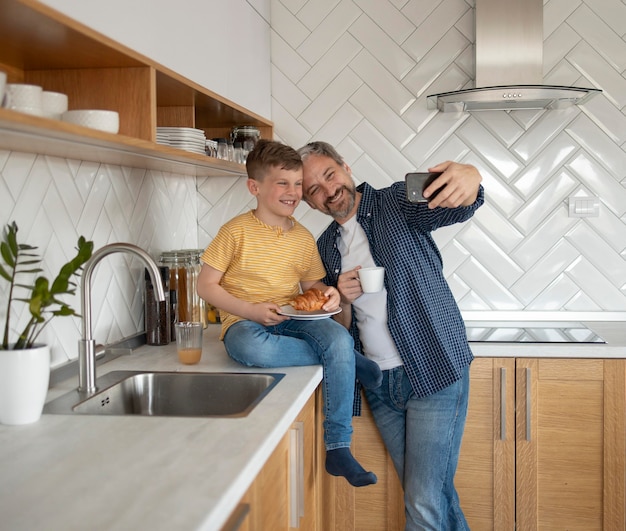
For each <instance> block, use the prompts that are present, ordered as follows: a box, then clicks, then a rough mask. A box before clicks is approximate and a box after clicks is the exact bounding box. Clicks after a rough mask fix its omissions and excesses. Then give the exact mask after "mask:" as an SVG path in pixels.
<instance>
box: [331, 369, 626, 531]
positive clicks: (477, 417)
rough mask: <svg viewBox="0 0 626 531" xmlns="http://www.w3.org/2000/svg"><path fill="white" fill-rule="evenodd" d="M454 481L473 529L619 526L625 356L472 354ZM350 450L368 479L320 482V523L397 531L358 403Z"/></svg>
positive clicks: (343, 529) (388, 478) (389, 469)
mask: <svg viewBox="0 0 626 531" xmlns="http://www.w3.org/2000/svg"><path fill="white" fill-rule="evenodd" d="M470 374H471V387H470V402H469V411H468V416H467V423H466V428H465V434H464V438H463V444H462V448H461V456H460V461H459V467H458V471H457V475H456V486H457V490H458V492H459V497H460V500H461V506H462V507H463V510H464V512H465V515H466V517H467V520H468V523H469V526H470V529H472V531H506V530H510V531H513V530H514V529H523V530H524V531H532V530H542V529H543V530H550V531H554V530H558V529H562V530H566V529H567V530H570V531H574V530H579V531H594V530H604V531H614V530H618V529H619V530H623V529H626V514H625V511H626V509H625V507H626V463H625V455H626V360H623V359H614V360H603V359H549V358H517V359H516V358H483V357H480V358H476V359H475V360H474V362H473V363H472V367H471V372H470ZM354 428H355V432H354V438H353V446H352V450H353V453H354V454H355V456H356V457H357V459H358V460H359V461H360V462H361V463H362V464H363V466H364V467H366V468H367V469H368V470H373V471H374V472H375V473H376V474H377V475H378V483H377V484H376V485H372V486H368V487H364V488H360V489H355V488H353V487H351V486H350V485H349V484H348V483H347V482H346V481H345V480H344V479H343V478H332V477H330V476H328V475H327V474H325V475H324V476H323V479H322V485H323V488H322V492H323V506H324V509H323V512H324V514H323V529H324V530H333V531H352V530H354V531H357V530H358V531H368V530H371V531H384V530H387V531H397V530H401V529H404V504H403V499H402V488H401V486H400V482H399V481H398V478H397V475H396V473H395V470H394V468H393V465H392V464H391V460H390V459H389V457H388V456H387V453H386V451H385V449H384V446H383V443H382V440H381V438H380V436H379V434H378V431H377V429H376V426H375V424H374V421H373V418H372V417H371V414H370V412H369V409H368V408H367V405H366V404H365V407H364V412H363V416H362V417H360V418H355V419H354Z"/></svg>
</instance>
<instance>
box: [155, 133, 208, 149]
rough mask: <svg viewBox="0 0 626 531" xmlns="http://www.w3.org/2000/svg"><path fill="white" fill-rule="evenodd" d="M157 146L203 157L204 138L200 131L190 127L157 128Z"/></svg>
mask: <svg viewBox="0 0 626 531" xmlns="http://www.w3.org/2000/svg"><path fill="white" fill-rule="evenodd" d="M156 141H157V143H158V144H163V145H166V146H171V147H175V148H178V149H184V150H185V151H191V152H192V153H198V154H199V155H205V154H206V152H205V142H206V136H205V134H204V131H203V130H202V129H194V128H192V127H157V133H156Z"/></svg>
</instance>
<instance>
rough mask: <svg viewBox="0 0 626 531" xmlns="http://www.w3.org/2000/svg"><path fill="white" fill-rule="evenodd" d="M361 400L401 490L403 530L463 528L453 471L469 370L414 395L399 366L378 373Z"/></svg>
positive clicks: (465, 400) (462, 423)
mask: <svg viewBox="0 0 626 531" xmlns="http://www.w3.org/2000/svg"><path fill="white" fill-rule="evenodd" d="M365 395H366V398H367V402H368V404H369V406H370V409H371V410H372V415H373V417H374V421H375V422H376V425H377V427H378V430H379V432H380V434H381V435H382V438H383V441H384V442H385V446H386V447H387V450H388V452H389V454H390V456H391V459H392V461H393V464H394V466H395V468H396V471H397V472H398V476H399V477H400V481H401V482H402V486H403V488H404V504H405V514H406V530H407V531H408V530H417V529H419V530H426V529H427V530H431V531H441V530H446V531H452V530H468V529H469V526H468V525H467V522H466V521H465V516H464V515H463V511H462V510H461V507H460V506H459V497H458V495H457V492H456V489H455V488H454V474H455V472H456V466H457V462H458V458H459V451H460V448H461V438H462V436H463V429H464V427H465V418H466V416H467V401H468V396H469V368H466V369H465V373H464V375H463V377H462V378H461V379H460V380H458V381H457V382H455V383H454V384H452V385H450V386H449V387H447V388H445V389H443V390H442V391H439V392H438V393H435V394H434V395H431V396H427V397H424V398H416V397H415V394H414V393H413V389H412V388H411V384H410V382H409V379H408V377H407V375H406V372H405V371H404V367H402V366H400V367H395V368H393V369H390V370H387V371H383V384H382V385H381V386H380V387H379V388H378V389H374V390H366V391H365Z"/></svg>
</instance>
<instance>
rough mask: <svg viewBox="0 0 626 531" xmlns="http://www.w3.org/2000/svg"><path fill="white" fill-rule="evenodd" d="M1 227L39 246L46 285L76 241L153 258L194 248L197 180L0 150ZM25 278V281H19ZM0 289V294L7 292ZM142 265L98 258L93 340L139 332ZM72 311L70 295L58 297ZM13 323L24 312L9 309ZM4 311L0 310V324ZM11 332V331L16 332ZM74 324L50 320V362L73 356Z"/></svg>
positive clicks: (75, 302) (76, 301) (19, 307)
mask: <svg viewBox="0 0 626 531" xmlns="http://www.w3.org/2000/svg"><path fill="white" fill-rule="evenodd" d="M0 212H1V214H2V215H1V216H0V222H2V228H3V229H4V226H5V225H6V224H7V223H9V222H11V221H13V220H15V221H16V222H17V225H18V228H19V232H18V241H19V242H21V243H27V244H29V245H34V246H37V247H38V251H37V252H38V254H39V255H40V256H43V257H44V258H45V260H44V263H43V266H42V267H43V268H44V271H45V272H44V274H45V275H46V276H47V277H48V278H49V279H50V280H52V278H53V277H54V275H56V274H57V273H58V271H59V269H60V268H61V266H62V265H63V264H64V263H65V262H67V261H68V260H69V259H71V258H72V257H73V255H74V251H75V246H76V242H77V240H78V237H79V236H81V235H82V236H84V237H85V238H87V239H88V240H93V242H94V248H95V249H99V248H100V247H102V246H104V245H106V244H109V243H114V242H128V243H133V244H135V245H138V246H140V247H141V248H143V249H145V250H146V251H148V252H149V253H150V254H151V255H152V256H153V257H154V258H155V259H158V257H159V255H160V253H161V252H162V251H165V250H169V249H187V248H195V247H196V246H197V244H198V236H197V234H198V224H197V219H198V216H197V200H196V182H195V178H194V177H187V176H181V175H174V174H166V173H162V172H155V171H148V170H142V169H137V168H124V167H119V166H110V165H104V164H96V163H90V162H80V161H75V160H66V159H60V158H55V157H45V156H41V155H35V154H30V153H29V154H26V153H17V152H7V151H0ZM24 280H25V279H24ZM5 288H6V283H5V282H2V283H0V294H2V295H4V294H5V293H6V289H5ZM143 290H144V282H143V265H142V263H141V262H140V261H139V260H138V259H136V258H133V257H131V256H129V255H126V254H113V255H110V256H107V257H106V258H104V260H102V261H101V262H100V263H99V264H98V265H97V266H96V269H95V270H94V275H93V278H92V298H93V312H92V324H93V336H94V338H95V339H96V342H97V343H101V344H108V343H111V342H114V341H117V340H119V339H122V338H125V337H128V336H131V335H133V334H135V333H137V332H139V331H142V330H143V329H144V324H143ZM64 300H66V301H67V302H70V305H71V306H72V307H73V308H74V309H75V310H76V311H77V312H80V311H81V302H80V298H79V297H78V290H77V295H76V296H75V297H73V298H66V299H64ZM14 308H15V311H16V312H17V317H19V321H18V320H17V319H16V322H15V324H17V322H23V321H24V319H25V318H26V314H27V311H26V308H24V305H23V304H21V303H16V304H15V306H14ZM4 316H5V307H4V305H3V307H2V308H0V318H1V319H0V322H4ZM15 328H17V327H15ZM80 332H81V329H80V321H79V320H78V319H76V318H72V317H63V318H55V319H54V320H53V321H51V324H50V326H48V327H47V328H46V329H45V330H44V332H43V335H42V339H44V340H45V341H46V342H48V343H50V344H51V345H52V354H53V360H52V364H53V365H57V364H60V363H61V362H64V361H67V359H68V358H76V356H77V355H78V340H79V338H80Z"/></svg>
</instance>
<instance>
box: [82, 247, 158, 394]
mask: <svg viewBox="0 0 626 531" xmlns="http://www.w3.org/2000/svg"><path fill="white" fill-rule="evenodd" d="M118 252H119V253H122V252H127V253H130V254H134V255H135V256H137V257H138V258H141V259H142V260H143V261H144V262H145V263H146V267H147V268H148V272H149V273H150V277H151V278H152V284H153V285H154V286H155V288H156V298H157V300H159V301H161V302H163V301H165V292H164V291H163V284H162V283H161V275H160V274H159V267H158V266H157V264H156V262H155V261H154V260H153V259H152V257H151V256H150V255H149V254H148V253H146V252H145V251H144V250H143V249H141V248H139V247H137V246H136V245H132V244H130V243H111V244H109V245H105V246H104V247H102V248H101V249H99V250H98V251H96V252H95V253H93V254H92V255H91V258H90V259H89V260H88V261H87V263H86V264H85V269H84V272H83V275H82V278H81V284H80V289H81V299H82V301H81V310H82V311H81V314H82V321H83V336H82V339H81V340H80V341H79V342H78V391H79V392H83V393H88V394H91V393H94V392H95V391H96V341H95V340H94V339H93V334H92V330H91V275H92V273H93V270H94V268H95V267H96V265H97V264H98V262H100V260H102V259H103V258H104V257H105V256H107V255H109V254H112V253H118Z"/></svg>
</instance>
